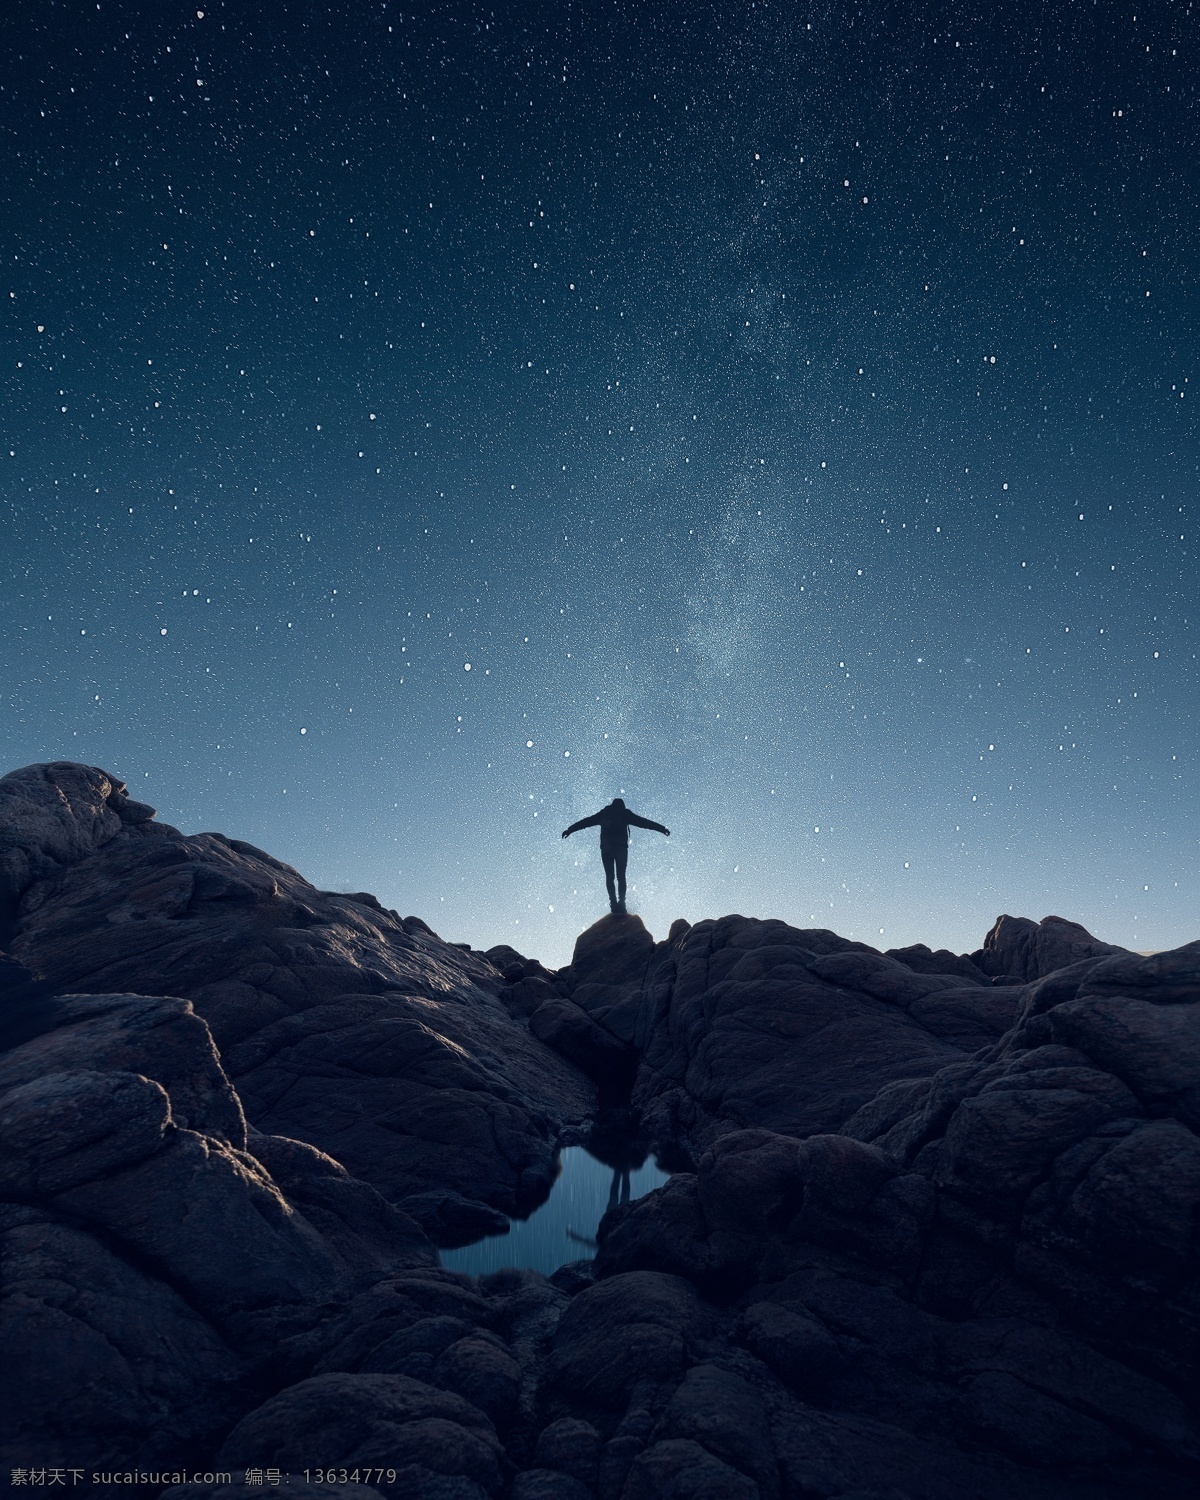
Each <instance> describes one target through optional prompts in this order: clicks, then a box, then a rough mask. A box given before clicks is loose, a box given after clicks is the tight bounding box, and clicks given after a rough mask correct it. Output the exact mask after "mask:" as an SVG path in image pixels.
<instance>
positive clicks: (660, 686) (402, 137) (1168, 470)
mask: <svg viewBox="0 0 1200 1500" xmlns="http://www.w3.org/2000/svg"><path fill="white" fill-rule="evenodd" d="M980 9H981V10H983V11H984V12H985V13H986V15H985V16H984V17H983V18H982V19H981V18H980V16H979V14H978V13H977V11H975V10H972V9H968V8H967V7H965V6H961V5H933V4H908V5H905V4H874V3H868V4H864V5H861V6H859V7H858V8H856V9H853V19H852V20H851V19H848V17H849V16H850V14H851V8H847V7H842V6H834V5H831V4H821V5H814V6H812V7H810V8H808V9H806V8H805V7H804V6H802V5H795V4H791V3H789V4H764V3H759V4H757V5H754V4H720V5H703V4H690V3H680V4H671V5H652V4H649V5H648V4H641V3H637V4H635V3H632V0H623V3H611V0H610V3H601V0H596V3H588V4H568V3H566V0H557V3H555V4H551V5H542V4H536V3H527V4H521V5H499V6H471V5H466V4H446V5H428V6H421V7H417V8H415V11H410V10H409V9H407V8H405V7H403V6H398V5H394V4H388V5H384V4H382V3H374V4H363V5H357V4H356V5H351V6H342V5H339V6H333V5H330V4H323V5H318V4H312V3H310V4H292V5H287V6H284V5H282V4H280V5H263V4H258V5H255V4H248V5H240V4H239V5H233V4H229V5H224V4H212V5H210V4H207V3H205V0H200V3H199V4H197V5H190V6H185V5H181V4H176V3H165V0H164V3H156V4H154V5H150V4H145V3H139V4H111V3H107V0H103V3H101V4H100V5H96V4H95V0H90V3H83V0H79V3H58V4H52V3H37V4H35V3H33V0H14V3H10V4H9V5H7V6H6V7H5V8H4V11H3V15H2V17H0V70H2V72H0V82H2V84H3V91H2V92H0V143H2V147H3V160H4V162H5V171H4V174H3V177H2V178H0V198H2V199H3V202H2V205H0V225H2V228H0V254H2V260H0V266H2V274H3V282H2V284H0V302H2V303H3V324H2V330H3V332H2V337H3V347H2V350H0V421H2V427H0V480H2V504H0V528H2V531H3V534H4V535H5V536H6V537H7V538H8V539H9V541H8V543H6V545H5V547H4V560H3V565H2V566H3V572H2V575H0V576H2V577H3V601H2V614H0V623H2V627H3V637H4V660H3V673H2V688H3V696H2V699H0V702H2V704H3V721H2V724H0V750H2V752H3V753H2V755H0V765H2V768H3V769H11V768H13V767H16V766H19V765H23V764H26V763H28V762H30V761H34V760H46V759H52V758H67V759H74V760H82V761H87V762H90V763H93V764H98V765H101V766H103V767H105V768H107V769H110V770H112V771H113V772H116V773H117V774H119V775H122V776H124V777H125V778H127V779H128V781H129V783H130V788H131V791H133V793H134V795H140V796H142V797H144V798H145V799H146V800H148V801H151V802H153V803H154V804H155V805H156V806H157V807H158V808H159V809H160V814H161V816H162V817H163V818H164V819H166V820H168V821H170V822H174V823H176V824H178V825H179V826H181V827H183V828H184V829H186V830H188V831H199V830H202V829H218V830H221V831H224V832H227V833H229V834H231V835H235V836H240V837H243V838H248V839H251V840H252V841H254V842H256V843H258V844H261V845H262V846H263V847H265V848H267V849H268V850H270V851H271V852H272V853H274V854H276V855H278V856H280V857H282V858H284V859H287V860H289V861H290V862H292V863H294V864H295V865H296V866H297V867H298V868H299V869H300V870H301V871H302V872H303V873H305V874H306V875H308V876H309V878H310V879H312V880H314V881H315V882H316V883H317V884H319V885H322V886H325V887H329V888H343V889H369V890H373V891H375V892H376V893H377V894H378V895H379V896H380V898H381V899H382V900H383V901H384V902H385V903H386V904H388V905H396V906H398V907H400V908H401V910H402V911H404V912H415V913H418V914H419V915H421V916H423V917H424V918H425V919H426V920H428V921H429V922H430V923H431V924H432V925H433V926H435V927H436V928H437V929H438V930H439V931H440V932H442V933H443V934H444V935H445V936H447V937H449V938H453V939H455V940H466V941H470V942H472V943H474V944H475V945H476V946H487V945H489V944H491V943H493V942H498V941H509V942H513V943H514V944H515V945H516V946H517V947H520V948H522V949H524V950H525V951H527V952H531V953H535V954H537V955H539V956H541V957H542V958H544V959H545V960H546V961H547V962H551V963H561V962H565V960H566V959H567V958H568V957H569V954H570V947H571V943H572V941H573V938H574V935H575V934H576V933H577V932H578V931H579V930H580V929H581V928H582V927H583V926H585V925H586V924H587V923H588V922H590V921H591V920H593V919H594V918H595V917H596V916H598V915H600V914H601V913H602V912H603V910H604V909H605V905H606V903H605V901H604V897H603V886H602V881H601V876H600V869H599V859H598V854H597V850H596V848H595V847H594V845H593V839H594V835H590V834H589V835H581V836H577V837H576V838H575V839H573V840H571V841H570V842H568V843H566V844H563V843H562V842H561V841H560V839H559V837H558V835H559V832H560V831H561V829H562V828H563V827H564V826H565V825H566V824H567V823H569V822H571V821H573V820H574V819H576V818H578V817H580V816H582V815H585V814H588V813H591V812H593V811H594V810H595V809H596V808H597V807H598V806H600V805H601V803H603V802H606V801H608V800H609V799H610V798H611V797H612V796H614V795H617V794H618V793H624V795H625V798H626V800H627V801H628V802H629V803H630V804H631V805H632V806H633V807H634V808H636V809H637V810H638V811H639V812H641V813H643V814H645V815H646V816H648V817H651V818H654V819H657V820H660V821H662V822H665V823H666V824H668V825H669V826H670V827H671V829H672V837H671V839H670V841H669V842H668V841H666V840H663V839H661V838H660V837H659V836H657V835H654V834H644V835H640V836H636V838H637V842H636V845H635V848H634V850H633V853H632V858H631V864H630V874H631V880H632V882H633V884H634V886H635V887H636V890H635V891H634V892H633V893H632V896H631V902H630V904H631V907H633V908H634V909H637V910H640V911H641V912H642V914H643V915H644V917H645V919H646V921H647V923H648V925H649V926H650V927H651V928H652V930H654V931H656V932H657V933H659V934H660V935H661V933H663V932H665V930H666V927H667V926H668V925H669V923H670V921H671V919H672V918H674V917H676V916H680V915H682V916H686V917H688V918H690V919H692V920H696V919H698V918H700V917H703V916H706V915H717V914H721V913H724V912H727V911H742V912H745V913H749V914H753V915H759V916H764V917H765V916H779V917H784V918H786V919H787V920H789V921H792V922H796V923H798V924H800V925H802V926H805V925H819V926H830V927H834V928H836V929H837V930H838V931H840V932H843V933H853V935H854V936H856V937H860V938H863V939H865V940H867V941H869V942H873V943H875V944H877V945H878V946H881V947H885V946H891V945H893V944H898V943H905V942H912V941H926V942H929V943H930V944H931V945H933V946H939V945H943V944H945V945H948V946H950V947H953V948H958V949H964V948H973V947H975V946H977V945H978V944H979V943H980V941H981V940H982V937H983V934H984V932H985V930H986V928H987V927H988V925H989V924H990V923H991V921H992V920H993V919H994V917H995V916H996V915H997V914H998V913H999V912H1001V911H1010V912H1016V913H1022V914H1026V915H1030V916H1033V917H1041V916H1043V915H1045V914H1047V913H1048V912H1051V911H1053V912H1057V913H1059V914H1061V915H1064V916H1068V917H1073V918H1076V919H1078V920H1081V921H1083V922H1085V923H1086V924H1087V925H1089V926H1090V927H1092V928H1093V930H1095V931H1097V932H1098V933H1099V934H1100V935H1101V936H1103V937H1105V938H1107V939H1109V940H1111V941H1116V942H1120V943H1125V944H1128V945H1131V946H1134V947H1138V948H1160V947H1167V946H1172V945H1174V944H1176V943H1179V942H1183V941H1186V940H1189V939H1191V938H1195V937H1197V936H1200V912H1198V907H1200V858H1198V837H1200V816H1198V815H1200V796H1198V793H1197V782H1196V748H1195V746H1196V737H1197V717H1198V709H1200V692H1198V690H1197V685H1196V680H1197V677H1196V674H1197V657H1196V652H1197V644H1196V642H1197V635H1196V618H1195V616H1196V612H1197V610H1198V609H1200V586H1198V584H1200V578H1198V569H1197V565H1196V542H1195V535H1194V532H1193V527H1194V524H1195V512H1196V505H1197V477H1198V472H1200V469H1198V465H1200V443H1198V442H1197V422H1196V416H1195V412H1196V406H1197V402H1198V400H1200V388H1198V386H1200V368H1198V365H1197V359H1196V349H1197V347H1198V344H1197V340H1198V336H1200V317H1198V314H1200V295H1198V288H1197V276H1196V266H1197V256H1196V248H1195V247H1196V245H1197V244H1200V201H1198V191H1197V190H1198V185H1200V184H1198V181H1197V176H1198V166H1197V162H1198V160H1200V155H1198V152H1200V130H1198V128H1197V120H1198V118H1200V116H1198V114H1197V102H1198V101H1197V88H1196V82H1195V80H1196V77H1197V72H1196V70H1197V65H1198V63H1200V49H1198V45H1197V44H1198V42H1200V17H1198V15H1197V13H1196V12H1195V10H1194V8H1193V6H1192V5H1191V4H1188V3H1176V4H1161V3H1160V4H1155V5H1152V6H1146V7H1145V9H1144V12H1143V8H1142V6H1141V4H1140V0H1134V3H1129V4H1126V5H1122V6H1116V5H1097V6H1090V5H1087V4H1078V5H1071V6H1066V5H1054V4H1042V5H1036V4H1035V5H1020V6H1018V5H1015V4H1014V5H1012V6H1010V7H981V8H980ZM201 10H202V11H203V15H201V14H200V11H201ZM1001 11H1006V12H1007V15H1005V14H1001ZM1134 17H1136V19H1134ZM468 664H469V670H468Z"/></svg>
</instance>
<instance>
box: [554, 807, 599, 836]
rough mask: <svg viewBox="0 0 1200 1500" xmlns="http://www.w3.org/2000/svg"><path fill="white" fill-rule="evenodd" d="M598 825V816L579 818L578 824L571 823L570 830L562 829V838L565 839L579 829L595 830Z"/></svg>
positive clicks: (594, 814) (596, 814)
mask: <svg viewBox="0 0 1200 1500" xmlns="http://www.w3.org/2000/svg"><path fill="white" fill-rule="evenodd" d="M599 823H600V814H599V813H593V814H592V816H591V817H590V818H580V820H579V822H578V823H572V824H571V826H570V828H564V829H563V835H562V836H563V838H566V837H567V836H568V834H572V833H578V832H579V830H580V829H581V828H595V827H597V826H598V825H599Z"/></svg>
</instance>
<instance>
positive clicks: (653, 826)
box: [627, 812, 671, 838]
mask: <svg viewBox="0 0 1200 1500" xmlns="http://www.w3.org/2000/svg"><path fill="white" fill-rule="evenodd" d="M627 821H628V822H630V823H632V824H633V826H634V827H635V828H649V829H650V830H651V832H653V833H665V834H666V835H667V837H668V838H670V837H671V830H670V829H669V828H664V827H663V825H662V824H661V823H652V822H651V821H650V819H649V818H639V817H638V815H637V813H634V812H631V813H629V814H628V817H627Z"/></svg>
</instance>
